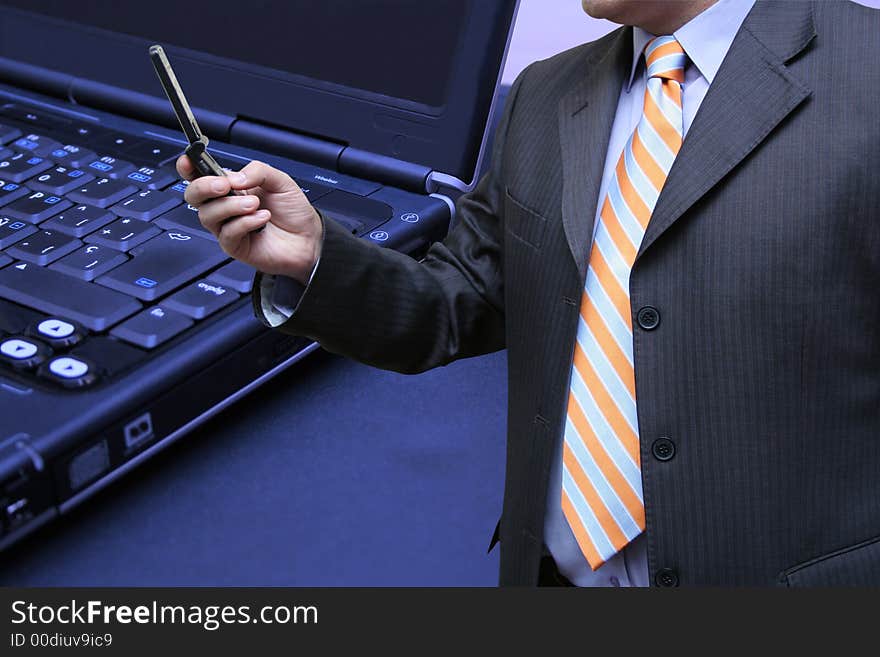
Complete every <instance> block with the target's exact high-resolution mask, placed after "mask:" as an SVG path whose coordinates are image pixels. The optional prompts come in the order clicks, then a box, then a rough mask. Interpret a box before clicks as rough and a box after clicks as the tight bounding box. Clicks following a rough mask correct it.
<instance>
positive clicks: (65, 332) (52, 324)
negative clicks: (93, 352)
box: [27, 317, 85, 349]
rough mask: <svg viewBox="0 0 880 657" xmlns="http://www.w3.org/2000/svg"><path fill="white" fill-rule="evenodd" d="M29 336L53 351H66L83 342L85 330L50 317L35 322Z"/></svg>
mask: <svg viewBox="0 0 880 657" xmlns="http://www.w3.org/2000/svg"><path fill="white" fill-rule="evenodd" d="M27 334H28V335H30V336H32V337H34V338H38V339H39V340H42V341H43V342H45V343H46V344H48V345H49V346H50V347H52V348H53V349H66V348H67V347H72V346H73V345H75V344H78V343H79V342H81V341H82V339H83V337H85V329H83V327H82V326H80V325H79V324H76V323H75V322H71V321H68V320H65V319H61V318H60V317H48V318H45V319H41V320H39V321H37V322H33V323H32V324H31V325H30V326H29V327H28V330H27Z"/></svg>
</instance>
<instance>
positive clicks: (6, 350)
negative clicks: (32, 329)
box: [0, 338, 52, 370]
mask: <svg viewBox="0 0 880 657" xmlns="http://www.w3.org/2000/svg"><path fill="white" fill-rule="evenodd" d="M51 355H52V350H51V349H49V347H47V346H46V345H44V344H42V343H41V342H39V341H37V340H29V339H27V338H7V339H5V340H3V341H2V342H0V362H4V363H6V364H7V365H11V366H12V367H14V368H15V369H19V370H22V369H32V368H34V367H36V366H37V365H39V364H40V363H42V362H43V361H45V360H46V359H47V358H49V356H51Z"/></svg>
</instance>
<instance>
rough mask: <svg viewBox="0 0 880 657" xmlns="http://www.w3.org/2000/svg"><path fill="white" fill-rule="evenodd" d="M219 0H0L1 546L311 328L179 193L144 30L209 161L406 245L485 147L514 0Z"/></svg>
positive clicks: (224, 394)
mask: <svg viewBox="0 0 880 657" xmlns="http://www.w3.org/2000/svg"><path fill="white" fill-rule="evenodd" d="M91 4H95V5H97V4H98V3H91ZM221 4H225V3H217V2H214V3H209V2H203V1H202V0H194V1H191V2H188V3H186V5H185V7H184V6H182V5H180V3H173V2H168V1H167V0H160V1H157V2H152V3H150V4H149V6H144V7H143V8H139V9H134V8H132V7H131V6H129V3H116V5H113V6H111V5H108V4H104V3H101V4H100V5H99V6H90V3H84V4H82V5H78V6H77V5H74V4H72V3H63V2H52V1H51V0H0V182H2V184H0V550H2V549H4V548H6V547H8V546H9V545H11V544H13V543H14V542H16V541H18V540H20V539H21V538H23V537H24V536H26V535H27V534H29V533H31V532H32V531H34V530H35V529H37V528H38V527H40V526H42V525H44V524H46V523H47V522H49V521H51V520H52V519H53V518H55V517H57V516H58V515H59V514H61V513H65V512H66V511H68V510H70V509H72V508H73V507H75V506H76V505H78V504H79V503H81V502H82V501H84V500H86V499H87V498H88V497H89V496H91V495H93V494H94V493H96V492H97V491H99V490H100V489H101V488H103V487H104V486H106V485H107V484H109V483H110V482H112V481H114V480H115V479H117V478H119V477H121V476H122V475H124V474H125V473H126V472H128V471H130V470H131V469H133V468H134V467H136V466H137V465H138V464H139V463H142V462H143V461H144V460H146V459H147V458H149V457H150V456H152V455H153V454H155V453H156V452H158V451H159V450H161V449H163V448H165V447H167V446H168V445H170V444H171V443H173V442H174V441H176V440H178V439H179V438H181V437H182V436H184V435H186V433H187V432H188V431H190V430H192V429H193V428H195V427H196V426H198V425H199V424H200V423H202V422H204V421H205V420H207V419H208V418H210V417H212V416H214V415H215V414H217V413H220V412H222V411H223V410H224V409H225V408H226V407H227V406H229V405H230V404H232V403H233V402H234V401H236V400H237V399H239V398H241V397H242V396H244V395H246V394H248V393H249V392H251V391H252V390H254V389H256V388H257V387H259V385H260V384H262V383H264V382H265V381H267V380H269V379H270V378H271V377H273V376H275V375H277V374H278V373H279V372H281V371H283V370H284V369H286V368H287V367H290V366H291V365H292V364H293V363H295V362H296V361H298V360H300V359H301V358H303V357H304V356H306V355H307V354H308V353H310V352H311V351H313V350H314V349H315V348H317V345H316V344H315V343H312V342H309V341H307V340H305V339H301V338H295V337H292V336H287V335H284V334H281V333H279V332H275V331H270V330H268V329H266V328H265V327H264V326H263V325H262V324H261V323H260V322H259V321H258V320H257V319H256V318H255V317H254V316H253V310H252V307H251V302H250V297H249V293H250V285H251V280H252V277H253V270H250V269H249V268H247V267H244V266H243V265H241V264H240V263H235V262H234V261H231V260H229V259H228V258H226V257H225V255H224V254H223V253H222V251H221V250H220V248H219V246H217V244H216V241H214V239H213V237H212V236H211V235H210V234H208V233H207V232H205V231H204V230H203V229H201V227H200V225H199V224H198V219H197V216H196V213H195V211H194V210H193V209H192V208H189V207H188V206H187V205H186V203H185V202H184V201H183V198H182V195H183V191H184V189H185V185H184V184H183V183H182V182H181V181H180V180H179V179H178V178H177V176H176V173H175V172H174V169H173V165H174V160H175V159H176V157H177V156H178V155H179V153H180V152H181V151H182V149H183V148H184V147H185V145H186V142H185V140H184V139H183V135H182V134H181V133H180V132H179V129H177V124H176V121H175V118H174V115H173V113H172V112H171V108H170V106H169V104H168V102H167V99H165V97H164V95H163V93H162V89H161V87H160V85H159V82H158V80H157V79H156V77H155V74H154V72H153V70H152V67H151V65H150V62H149V58H148V56H147V48H148V46H149V45H150V44H152V43H161V44H162V45H163V46H164V47H165V49H166V51H167V52H168V53H169V56H170V57H171V58H172V62H173V63H174V66H175V71H176V72H177V76H178V78H179V79H180V82H181V84H182V85H183V87H184V90H185V92H186V94H187V96H188V98H189V101H190V103H191V104H192V105H193V107H194V111H195V114H196V117H197V118H198V121H199V123H200V125H201V127H202V129H203V130H204V132H205V133H206V134H207V135H208V136H209V137H210V138H211V146H210V150H211V152H212V153H213V155H214V156H215V157H216V158H217V159H218V160H219V161H220V163H221V164H222V165H224V166H226V167H229V168H233V169H238V168H240V167H242V166H244V164H246V163H247V162H248V161H250V160H252V159H260V160H263V161H265V162H267V163H269V164H271V165H273V166H276V167H278V168H280V169H282V170H284V171H286V172H288V173H289V174H290V175H291V176H293V177H294V179H295V180H296V181H297V182H298V183H299V184H300V186H301V187H302V188H303V190H304V191H305V192H306V194H307V196H309V198H310V200H311V201H312V202H313V203H314V204H315V205H316V206H318V207H320V208H321V209H322V211H323V212H324V214H325V216H327V217H329V218H330V219H331V220H335V221H338V222H340V223H341V224H342V225H344V226H346V227H347V228H349V229H350V230H351V231H352V232H353V233H354V234H356V235H358V236H359V237H360V238H362V239H368V240H372V241H373V242H375V243H377V244H379V245H381V246H383V247H387V248H394V249H397V250H400V251H402V252H405V253H408V254H410V255H412V256H413V257H419V256H420V255H421V254H422V253H423V252H424V251H425V250H426V249H427V247H428V246H429V245H430V243H431V242H433V241H436V240H438V239H440V238H442V237H443V235H444V234H445V233H446V231H447V230H448V227H449V224H450V221H451V220H453V218H454V199H455V198H456V196H457V195H458V194H460V193H461V192H463V191H466V190H468V189H469V188H471V187H472V186H473V185H474V184H475V182H476V179H477V177H478V173H479V171H480V170H481V168H482V160H483V156H484V154H485V146H486V141H487V133H488V131H487V129H486V126H487V123H488V121H489V118H490V117H491V116H492V110H493V104H494V102H495V99H496V92H497V89H498V85H499V81H500V77H501V70H502V67H503V62H504V58H505V55H506V50H507V45H508V43H509V37H510V33H511V31H512V25H513V20H514V16H515V13H516V4H517V3H516V2H515V1H513V0H490V1H487V0H443V1H442V2H438V3H432V4H430V5H425V4H424V3H418V2H414V1H413V0H358V1H357V2H355V1H354V0H335V1H333V2H324V3H313V2H309V1H308V0H295V1H290V2H284V3H281V2H278V3H266V6H264V7H263V8H262V9H261V10H260V14H259V17H257V16H256V15H255V14H253V13H247V12H245V13H244V14H242V13H241V10H240V9H237V8H235V9H233V8H225V7H222V6H218V5H221ZM229 4H230V5H231V3H229ZM206 17H210V18H206Z"/></svg>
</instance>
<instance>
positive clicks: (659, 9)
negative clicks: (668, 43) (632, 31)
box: [638, 0, 718, 35]
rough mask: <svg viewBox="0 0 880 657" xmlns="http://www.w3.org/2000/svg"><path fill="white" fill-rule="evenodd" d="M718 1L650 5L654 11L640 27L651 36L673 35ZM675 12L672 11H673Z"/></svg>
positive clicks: (687, 1) (681, 1)
mask: <svg viewBox="0 0 880 657" xmlns="http://www.w3.org/2000/svg"><path fill="white" fill-rule="evenodd" d="M717 1H718V0H673V1H672V2H655V3H650V4H651V5H652V6H653V8H655V10H654V11H651V12H650V15H647V16H644V17H642V18H641V20H639V22H638V27H640V28H642V29H643V30H645V31H646V32H650V33H651V34H658V35H659V34H672V33H673V32H675V31H676V30H677V29H678V28H680V27H681V26H682V25H684V24H685V23H688V22H689V21H690V20H691V19H693V18H694V17H695V16H697V15H699V14H702V13H703V12H704V11H706V10H707V9H708V8H709V7H711V6H712V5H714V4H715V3H716V2H717ZM673 8H674V9H675V11H672V9H673Z"/></svg>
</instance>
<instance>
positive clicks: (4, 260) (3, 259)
mask: <svg viewBox="0 0 880 657" xmlns="http://www.w3.org/2000/svg"><path fill="white" fill-rule="evenodd" d="M10 262H12V258H10V257H9V256H8V255H4V254H2V253H0V269H3V267H5V266H6V265H8V264H9V263H10Z"/></svg>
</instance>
